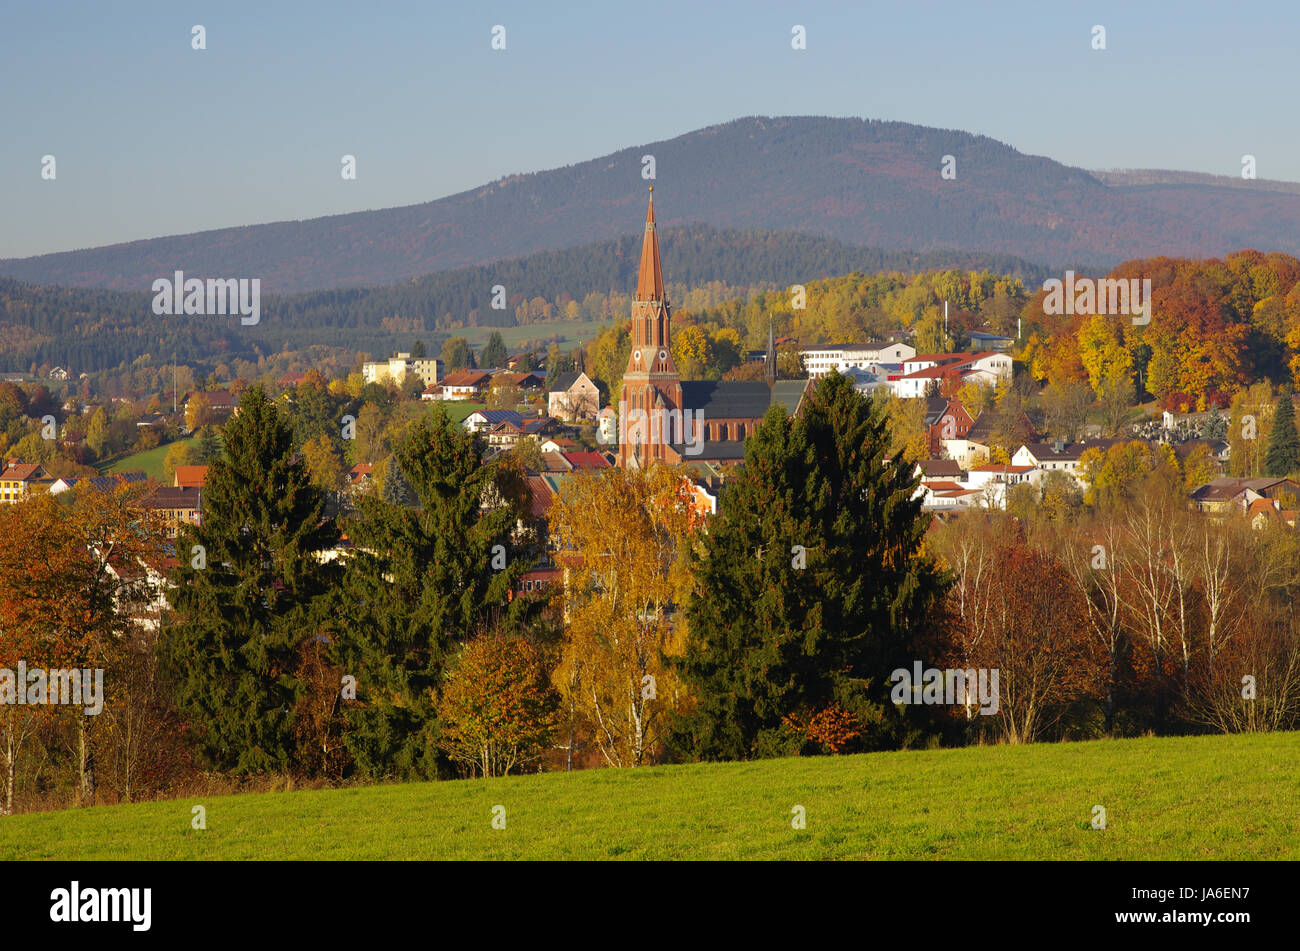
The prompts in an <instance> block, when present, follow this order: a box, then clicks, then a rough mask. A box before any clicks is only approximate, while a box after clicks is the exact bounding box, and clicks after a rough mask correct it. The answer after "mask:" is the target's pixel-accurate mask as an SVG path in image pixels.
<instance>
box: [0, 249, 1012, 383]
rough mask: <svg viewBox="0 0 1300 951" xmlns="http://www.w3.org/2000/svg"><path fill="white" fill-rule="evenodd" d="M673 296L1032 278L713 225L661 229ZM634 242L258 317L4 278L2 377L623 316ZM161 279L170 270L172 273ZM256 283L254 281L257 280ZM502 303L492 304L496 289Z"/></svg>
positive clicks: (1001, 266) (999, 264)
mask: <svg viewBox="0 0 1300 951" xmlns="http://www.w3.org/2000/svg"><path fill="white" fill-rule="evenodd" d="M660 241H661V250H662V252H663V255H664V262H665V270H666V271H667V273H668V274H669V276H670V278H671V280H672V282H673V285H672V290H673V294H674V297H675V299H676V300H678V301H679V302H687V301H688V298H689V302H690V303H691V305H692V306H700V307H702V306H707V305H711V304H714V303H717V302H718V301H720V300H722V299H725V298H727V297H744V296H745V295H746V294H747V293H748V292H749V291H750V290H751V289H753V288H758V287H770V286H773V284H776V285H780V284H783V283H785V282H787V281H789V282H794V281H800V280H802V281H806V280H809V279H812V278H816V277H822V276H826V275H830V274H840V273H844V272H847V271H853V270H862V271H868V272H871V271H878V270H884V269H888V270H895V271H917V270H924V269H928V268H936V267H986V268H989V267H991V268H995V269H998V270H1004V271H1006V272H1008V273H1015V274H1024V275H1026V276H1028V275H1036V274H1037V273H1038V272H1037V270H1036V269H1035V268H1034V267H1033V266H1032V265H1029V264H1027V263H1025V262H1023V261H1020V260H1018V259H1015V258H1011V257H1009V256H998V255H976V254H964V253H961V252H946V251H945V252H929V253H926V254H916V253H912V252H906V251H881V250H878V249H871V248H859V247H854V246H852V245H847V244H844V243H842V242H838V241H835V240H832V239H826V238H818V237H813V236H810V235H806V234H790V233H776V232H764V231H716V230H714V229H711V228H706V227H703V226H694V227H690V228H685V229H678V230H666V231H664V232H662V233H661V235H660ZM640 247H641V236H640V235H635V236H629V237H623V238H616V239H612V240H609V241H603V242H600V243H598V244H594V245H587V246H585V247H581V248H572V249H568V250H564V251H554V252H544V253H541V254H534V255H530V256H529V257H526V258H521V259H517V260H512V261H502V262H498V263H496V264H492V265H488V266H483V267H469V268H459V269H457V270H454V271H447V272H442V273H438V274H431V275H428V276H426V277H422V278H418V279H416V280H413V281H407V282H404V283H401V284H396V285H392V286H385V287H354V288H343V289H338V290H331V291H316V292H310V293H302V294H293V295H285V296H272V295H267V296H265V297H263V298H262V301H261V310H262V313H261V320H260V322H259V323H258V324H257V325H255V326H247V327H245V326H241V325H240V324H239V322H238V320H236V319H233V318H228V317H198V316H189V317H166V316H163V317H160V316H156V315H154V314H153V312H152V309H151V302H152V299H153V298H152V295H151V294H148V293H131V292H124V291H109V290H98V289H80V288H64V287H49V286H38V285H32V284H23V283H20V282H17V281H13V280H9V279H7V278H0V334H3V335H4V337H5V340H6V347H5V349H4V352H3V354H0V370H21V371H27V370H31V369H33V368H37V367H42V366H44V367H49V366H63V367H65V368H66V367H70V368H71V369H72V370H73V371H74V372H75V373H83V372H94V371H96V370H105V369H111V368H114V367H117V366H119V365H121V364H123V363H128V364H129V363H131V362H133V361H134V360H136V359H137V358H139V357H141V356H145V355H147V357H148V359H149V360H150V361H151V362H153V363H155V364H161V363H164V362H167V361H170V360H171V359H172V355H173V354H175V356H176V359H178V360H179V361H180V362H183V363H190V364H196V363H203V364H209V365H210V364H213V363H218V362H227V363H228V362H231V361H232V360H234V359H242V360H246V361H252V362H256V361H257V360H258V358H259V357H265V356H268V355H272V354H275V353H277V352H279V351H281V350H283V349H284V348H285V347H286V346H287V347H288V348H290V349H305V348H307V347H308V346H311V345H324V346H330V347H346V348H348V349H350V350H353V351H355V350H358V349H362V350H369V351H371V352H374V353H386V352H387V351H388V350H390V349H392V348H393V347H394V345H395V342H396V341H397V340H398V339H400V338H402V337H405V336H406V335H408V334H416V335H419V334H425V335H427V336H428V337H429V340H430V343H431V345H434V346H437V345H438V344H439V343H440V341H441V339H442V335H444V334H445V333H446V332H447V331H449V330H452V329H454V328H458V327H473V326H494V327H506V326H515V325H518V324H527V323H536V322H545V321H550V320H558V319H568V320H597V321H603V320H612V319H616V318H617V319H626V318H627V316H628V313H629V310H628V301H630V295H631V294H632V293H633V292H634V291H635V288H636V272H637V266H638V262H639V260H640ZM167 276H170V274H168V275H167ZM253 276H256V275H253ZM498 285H499V286H501V287H502V288H504V291H503V294H504V301H502V303H504V306H503V307H500V308H497V307H494V306H493V303H494V301H493V297H494V291H493V288H494V287H496V286H498Z"/></svg>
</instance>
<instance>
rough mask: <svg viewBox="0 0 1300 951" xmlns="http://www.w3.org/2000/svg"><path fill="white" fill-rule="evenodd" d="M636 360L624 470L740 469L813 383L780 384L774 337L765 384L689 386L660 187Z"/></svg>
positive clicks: (639, 308) (645, 247)
mask: <svg viewBox="0 0 1300 951" xmlns="http://www.w3.org/2000/svg"><path fill="white" fill-rule="evenodd" d="M631 337H632V353H631V355H630V356H629V357H628V362H627V372H625V373H624V374H623V397H622V400H621V401H620V403H619V425H618V461H619V465H621V466H624V467H640V466H648V465H652V464H654V463H656V462H667V463H670V464H671V463H679V462H692V461H700V462H715V463H721V464H724V465H725V464H728V463H737V462H741V461H743V460H744V458H745V439H746V438H747V437H748V436H750V435H752V434H753V432H754V431H755V430H756V429H757V428H758V425H759V424H760V423H761V422H762V421H763V417H764V416H765V415H766V414H767V411H768V408H769V407H771V406H772V404H773V403H780V404H781V405H782V406H784V407H785V410H786V412H787V413H789V414H790V415H794V414H795V413H796V412H797V411H798V409H799V404H800V403H801V402H802V401H803V398H804V395H805V394H806V393H807V392H808V391H809V389H810V387H811V385H812V383H811V381H810V380H780V381H778V380H777V378H776V353H775V348H774V347H773V345H772V337H771V333H770V332H769V334H768V344H767V374H766V379H765V380H759V381H751V380H683V379H682V378H681V375H680V374H679V373H678V372H677V367H676V365H675V364H674V362H673V354H672V309H671V308H670V307H669V304H668V295H667V293H666V292H665V290H664V276H663V265H662V263H661V261H660V258H659V235H658V233H657V232H656V229H655V200H654V188H653V186H652V187H651V189H650V207H649V209H648V210H647V211H646V219H645V239H644V241H643V243H642V245H641V268H640V271H639V273H638V275H637V286H636V297H635V298H634V299H633V301H632V333H631Z"/></svg>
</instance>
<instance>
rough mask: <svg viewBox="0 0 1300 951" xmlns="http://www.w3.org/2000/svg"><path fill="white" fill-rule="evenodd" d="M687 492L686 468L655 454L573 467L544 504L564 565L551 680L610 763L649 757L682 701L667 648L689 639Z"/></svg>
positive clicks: (690, 514)
mask: <svg viewBox="0 0 1300 951" xmlns="http://www.w3.org/2000/svg"><path fill="white" fill-rule="evenodd" d="M691 499H692V495H691V491H690V484H689V481H688V480H687V479H686V477H685V475H684V473H683V470H681V469H680V468H677V467H674V466H667V465H659V466H653V467H651V468H650V469H645V470H642V469H631V470H629V469H621V468H617V469H605V470H602V471H599V472H584V473H575V474H574V476H573V477H572V478H571V479H569V480H568V481H567V482H566V483H565V485H564V487H563V489H562V490H561V492H560V495H559V498H558V499H557V500H556V503H555V505H554V506H553V507H552V509H551V515H550V517H551V531H552V532H553V533H554V535H555V536H556V537H557V538H558V540H559V548H560V551H561V555H560V558H561V560H562V562H563V563H564V564H565V565H566V570H565V583H564V586H563V590H562V592H561V593H560V594H559V595H558V597H559V598H560V599H561V601H562V610H563V617H564V644H563V649H562V654H561V657H560V663H559V665H558V666H557V668H556V670H555V673H554V682H555V686H556V688H557V689H558V690H559V691H560V695H561V696H562V697H563V699H564V708H565V710H566V711H567V713H568V715H569V718H570V721H571V723H577V722H579V721H581V722H583V723H585V724H586V725H587V726H588V727H589V728H590V730H591V734H592V741H593V742H594V743H595V745H596V748H597V749H598V750H599V751H600V754H601V756H602V757H603V759H604V760H605V762H606V763H608V764H609V765H611V766H636V765H640V764H642V763H645V762H649V761H651V760H653V759H654V758H655V756H656V755H657V754H658V753H659V750H660V746H661V740H662V735H663V731H664V728H665V726H666V724H667V722H668V720H669V717H670V715H671V714H672V713H673V712H674V711H676V710H677V709H679V708H680V707H681V706H682V704H683V703H684V701H685V691H684V690H683V688H682V686H681V684H680V682H679V681H678V679H677V677H676V676H675V674H674V673H673V672H672V671H671V670H670V669H669V667H668V665H667V664H666V663H665V658H666V657H670V656H673V655H677V654H680V653H681V651H682V648H683V644H684V641H685V633H686V632H685V629H684V618H683V617H682V616H681V615H680V614H678V613H677V611H676V607H677V605H679V604H682V603H683V602H684V600H685V597H686V594H687V592H688V590H689V585H690V572H689V568H688V559H687V557H686V556H687V547H688V546H689V545H690V542H691V538H692V535H693V532H694V528H695V526H696V524H697V516H696V513H695V510H694V509H693V507H692V505H691ZM570 732H571V733H572V729H571V731H570Z"/></svg>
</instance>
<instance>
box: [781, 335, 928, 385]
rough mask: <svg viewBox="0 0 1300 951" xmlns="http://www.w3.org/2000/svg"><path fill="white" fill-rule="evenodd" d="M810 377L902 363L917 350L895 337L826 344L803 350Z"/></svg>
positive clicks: (913, 355)
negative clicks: (894, 338) (891, 338)
mask: <svg viewBox="0 0 1300 951" xmlns="http://www.w3.org/2000/svg"><path fill="white" fill-rule="evenodd" d="M799 355H800V356H801V357H803V365H804V369H805V370H807V371H808V377H809V378H810V379H813V380H817V379H820V378H821V377H823V376H825V375H826V374H828V373H830V372H831V370H838V371H840V372H841V373H843V372H845V371H846V370H848V369H850V368H857V369H859V370H870V369H871V368H872V367H873V366H877V365H881V364H889V363H902V362H904V361H905V360H908V359H910V358H912V357H915V356H916V349H915V348H914V347H911V346H909V345H908V344H905V343H900V342H898V341H896V340H872V341H868V342H867V343H858V344H851V343H823V344H818V345H816V346H813V347H810V348H809V349H807V350H800V351H799Z"/></svg>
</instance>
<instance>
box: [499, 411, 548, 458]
mask: <svg viewBox="0 0 1300 951" xmlns="http://www.w3.org/2000/svg"><path fill="white" fill-rule="evenodd" d="M489 412H497V411H496V410H489ZM550 426H551V420H550V419H549V418H545V419H527V420H525V419H521V420H520V421H519V422H515V421H513V420H505V421H503V422H500V423H497V424H496V425H495V426H493V427H492V428H491V429H489V430H488V431H487V444H488V446H489V447H491V448H494V449H510V448H512V447H513V446H515V445H516V444H517V443H518V442H519V440H521V439H536V438H537V437H538V436H540V435H542V434H544V433H545V432H546V431H547V430H548V429H549V428H550Z"/></svg>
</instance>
